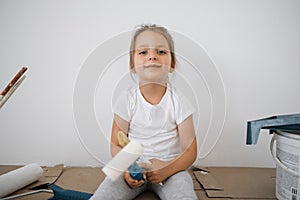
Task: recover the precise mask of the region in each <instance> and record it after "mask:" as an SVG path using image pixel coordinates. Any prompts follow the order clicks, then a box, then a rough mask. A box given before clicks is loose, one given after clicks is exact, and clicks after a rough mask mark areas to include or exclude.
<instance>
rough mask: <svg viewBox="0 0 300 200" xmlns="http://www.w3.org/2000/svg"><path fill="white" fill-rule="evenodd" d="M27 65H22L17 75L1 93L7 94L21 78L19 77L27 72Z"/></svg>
mask: <svg viewBox="0 0 300 200" xmlns="http://www.w3.org/2000/svg"><path fill="white" fill-rule="evenodd" d="M26 70H27V67H22V69H21V70H20V71H19V72H18V73H17V74H16V75H15V77H14V78H13V79H12V80H11V81H10V83H9V84H8V85H7V86H6V88H5V89H4V90H3V91H2V92H1V94H0V95H3V96H4V95H6V93H7V92H8V91H9V90H10V89H11V88H12V87H13V86H14V84H15V83H16V82H17V81H18V80H19V78H20V77H21V76H22V75H23V74H24V73H25V72H26Z"/></svg>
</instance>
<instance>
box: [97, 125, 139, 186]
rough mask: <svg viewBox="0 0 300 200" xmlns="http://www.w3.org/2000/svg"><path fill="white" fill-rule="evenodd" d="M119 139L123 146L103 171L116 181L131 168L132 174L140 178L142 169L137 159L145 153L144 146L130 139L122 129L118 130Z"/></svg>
mask: <svg viewBox="0 0 300 200" xmlns="http://www.w3.org/2000/svg"><path fill="white" fill-rule="evenodd" d="M118 141H119V145H120V146H121V147H123V148H122V149H121V151H119V152H118V153H117V154H116V155H115V156H114V157H113V159H111V160H110V161H109V162H108V163H107V164H106V165H105V166H104V167H103V169H102V171H103V172H104V173H105V174H106V176H108V177H109V178H110V179H111V180H112V181H115V180H117V179H118V178H119V177H120V176H121V175H122V174H123V172H124V171H126V170H127V169H129V172H130V174H131V176H132V177H133V178H135V179H137V180H138V179H139V178H140V176H142V173H141V170H142V169H141V168H140V167H139V166H138V165H137V164H136V163H135V161H136V160H137V159H138V158H139V157H140V156H141V155H142V154H143V152H144V148H143V147H142V145H141V144H140V143H138V142H137V141H134V140H131V141H129V140H128V138H127V136H126V135H125V134H124V133H123V132H121V131H120V132H118Z"/></svg>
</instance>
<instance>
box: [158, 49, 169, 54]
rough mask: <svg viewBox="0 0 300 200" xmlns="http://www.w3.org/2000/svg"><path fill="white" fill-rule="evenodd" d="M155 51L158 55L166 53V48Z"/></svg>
mask: <svg viewBox="0 0 300 200" xmlns="http://www.w3.org/2000/svg"><path fill="white" fill-rule="evenodd" d="M157 53H158V54H159V55H165V54H167V51H166V50H157Z"/></svg>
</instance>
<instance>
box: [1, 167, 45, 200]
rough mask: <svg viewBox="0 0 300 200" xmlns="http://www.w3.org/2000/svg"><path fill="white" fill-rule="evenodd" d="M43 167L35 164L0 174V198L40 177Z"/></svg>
mask: <svg viewBox="0 0 300 200" xmlns="http://www.w3.org/2000/svg"><path fill="white" fill-rule="evenodd" d="M42 174H43V169H42V168H41V167H40V166H39V165H37V164H35V163H32V164H28V165H25V166H24V167H21V168H18V169H16V170H13V171H10V172H8V173H6V174H3V175H1V176H0V198H2V197H4V196H6V195H9V194H11V193H13V192H15V191H17V190H19V189H21V188H23V187H25V186H27V185H29V184H31V183H33V182H35V181H37V180H38V179H39V178H41V177H42Z"/></svg>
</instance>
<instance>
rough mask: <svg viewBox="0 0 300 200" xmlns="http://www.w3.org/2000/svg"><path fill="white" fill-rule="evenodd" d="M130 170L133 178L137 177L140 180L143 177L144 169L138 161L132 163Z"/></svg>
mask: <svg viewBox="0 0 300 200" xmlns="http://www.w3.org/2000/svg"><path fill="white" fill-rule="evenodd" d="M128 170H129V173H130V175H131V177H132V178H133V179H135V180H137V181H140V180H142V179H143V173H142V171H143V170H142V168H141V167H140V166H139V165H138V164H137V163H136V162H134V163H133V164H132V165H130V167H129V168H128Z"/></svg>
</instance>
